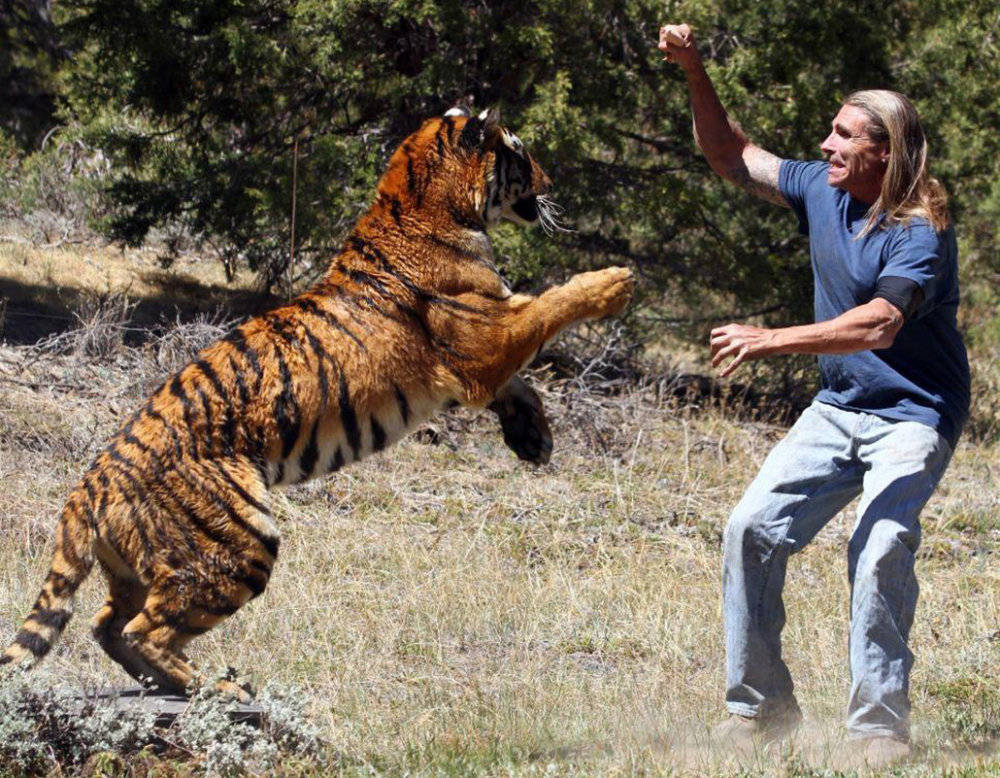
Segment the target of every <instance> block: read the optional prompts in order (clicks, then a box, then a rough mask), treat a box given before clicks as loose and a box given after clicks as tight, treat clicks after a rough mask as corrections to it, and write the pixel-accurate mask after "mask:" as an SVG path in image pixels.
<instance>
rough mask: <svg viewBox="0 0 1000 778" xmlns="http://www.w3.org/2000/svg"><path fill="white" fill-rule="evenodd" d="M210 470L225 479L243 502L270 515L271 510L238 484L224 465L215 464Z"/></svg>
mask: <svg viewBox="0 0 1000 778" xmlns="http://www.w3.org/2000/svg"><path fill="white" fill-rule="evenodd" d="M210 472H217V473H218V474H219V475H221V476H222V477H223V478H224V479H225V480H226V483H227V484H229V486H230V488H232V489H233V490H234V491H235V492H236V493H237V494H238V495H239V496H240V498H241V499H242V500H243V501H244V502H246V503H247V504H249V505H252V506H253V507H254V508H256V509H257V510H258V511H260V512H261V513H263V514H264V515H265V516H270V515H271V510H270V509H269V508H268V507H267V506H266V505H264V503H262V502H261V501H260V500H258V499H257V498H255V497H254V496H253V495H252V494H250V492H248V491H247V490H246V489H244V488H243V486H242V485H241V484H240V482H239V481H237V480H236V479H235V478H234V477H233V474H232V473H230V472H229V471H228V470H227V469H226V467H225V465H222V464H217V465H215V466H214V467H212V468H210Z"/></svg>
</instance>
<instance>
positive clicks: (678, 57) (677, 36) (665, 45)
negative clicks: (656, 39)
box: [657, 24, 699, 69]
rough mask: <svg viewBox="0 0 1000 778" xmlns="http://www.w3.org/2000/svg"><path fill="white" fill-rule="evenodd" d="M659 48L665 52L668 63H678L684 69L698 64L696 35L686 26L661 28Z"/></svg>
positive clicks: (665, 26)
mask: <svg viewBox="0 0 1000 778" xmlns="http://www.w3.org/2000/svg"><path fill="white" fill-rule="evenodd" d="M657 48H658V49H659V50H660V51H662V52H663V54H664V57H663V58H664V59H665V60H666V61H667V62H676V63H677V64H678V65H680V66H681V67H682V68H685V69H686V68H687V67H688V65H690V64H692V63H695V62H698V61H699V57H698V49H697V48H695V45H694V34H693V33H692V32H691V28H690V27H689V26H688V25H686V24H665V25H663V26H662V27H661V28H660V43H659V46H657Z"/></svg>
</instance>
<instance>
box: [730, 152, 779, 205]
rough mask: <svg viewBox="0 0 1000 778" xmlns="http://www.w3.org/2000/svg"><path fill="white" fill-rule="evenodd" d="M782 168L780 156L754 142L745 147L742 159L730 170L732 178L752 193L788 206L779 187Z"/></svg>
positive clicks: (735, 182)
mask: <svg viewBox="0 0 1000 778" xmlns="http://www.w3.org/2000/svg"><path fill="white" fill-rule="evenodd" d="M780 168H781V158H780V157H776V156H775V155H774V154H771V153H770V152H769V151H764V149H762V148H760V147H758V146H754V145H753V144H747V146H746V147H745V148H744V149H743V156H742V159H741V160H740V162H739V163H738V164H737V165H736V167H735V168H734V169H733V170H732V171H730V180H731V181H732V182H733V183H734V184H736V185H737V186H739V187H742V188H743V189H745V190H746V191H748V192H749V193H750V194H753V195H757V197H761V198H763V199H765V200H767V201H769V202H772V203H776V204H777V205H783V206H785V207H786V208H788V207H789V205H788V202H787V201H786V200H785V198H784V196H783V195H782V194H781V189H780V188H779V187H778V170H779V169H780Z"/></svg>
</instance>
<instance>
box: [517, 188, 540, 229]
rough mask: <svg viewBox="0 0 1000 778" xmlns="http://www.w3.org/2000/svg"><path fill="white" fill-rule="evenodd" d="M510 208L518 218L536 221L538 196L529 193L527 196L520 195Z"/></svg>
mask: <svg viewBox="0 0 1000 778" xmlns="http://www.w3.org/2000/svg"><path fill="white" fill-rule="evenodd" d="M510 209H511V210H512V211H513V212H514V213H515V214H517V216H518V218H521V219H524V221H526V222H532V223H534V222H536V221H538V217H539V213H538V198H537V197H535V195H530V196H528V197H522V198H521V199H520V200H517V201H516V202H515V203H514V204H513V205H512V206H511V207H510Z"/></svg>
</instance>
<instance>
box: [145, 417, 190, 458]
mask: <svg viewBox="0 0 1000 778" xmlns="http://www.w3.org/2000/svg"><path fill="white" fill-rule="evenodd" d="M149 417H150V418H151V419H156V421H158V422H160V424H162V425H163V430H164V432H166V433H168V434H169V435H170V439H171V440H172V441H173V442H174V454H175V455H176V457H177V459H180V458H181V456H182V455H183V453H184V448H183V446H182V445H181V436H180V435H179V434H178V433H177V430H176V429H174V425H173V424H171V423H170V422H168V421H167V420H166V419H165V418H164V417H163V414H162V413H160V412H159V411H150V412H149Z"/></svg>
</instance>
